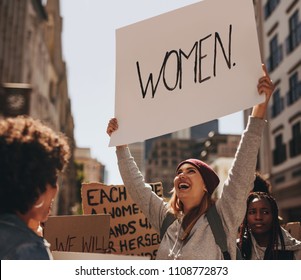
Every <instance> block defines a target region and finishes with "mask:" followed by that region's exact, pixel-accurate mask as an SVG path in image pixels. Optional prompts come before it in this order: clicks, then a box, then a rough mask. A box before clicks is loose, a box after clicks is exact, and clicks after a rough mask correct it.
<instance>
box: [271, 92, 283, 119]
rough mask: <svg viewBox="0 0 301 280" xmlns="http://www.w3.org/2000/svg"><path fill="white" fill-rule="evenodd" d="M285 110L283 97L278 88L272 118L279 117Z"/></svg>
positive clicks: (274, 96) (274, 97)
mask: <svg viewBox="0 0 301 280" xmlns="http://www.w3.org/2000/svg"><path fill="white" fill-rule="evenodd" d="M283 110H284V101H283V97H281V95H280V89H279V88H278V89H277V90H276V91H275V92H274V94H273V104H272V118H275V117H277V116H278V115H279V114H280V113H281V112H282V111H283Z"/></svg>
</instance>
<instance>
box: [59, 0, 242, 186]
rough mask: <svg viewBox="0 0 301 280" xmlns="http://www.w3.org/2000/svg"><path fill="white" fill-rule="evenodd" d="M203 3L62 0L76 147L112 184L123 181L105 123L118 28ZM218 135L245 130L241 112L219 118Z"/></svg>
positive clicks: (111, 97) (110, 111)
mask: <svg viewBox="0 0 301 280" xmlns="http://www.w3.org/2000/svg"><path fill="white" fill-rule="evenodd" d="M196 2H199V1H196V0H195V1H192V0H164V1H162V0H143V1H142V0H110V1H103V0H88V1H83V0H61V16H62V17H63V33H62V36H63V38H62V39H63V40H62V44H63V57H64V60H65V62H66V64H67V75H68V87H69V95H70V98H71V104H72V105H71V106H72V113H73V117H74V122H75V139H76V143H77V146H78V147H85V148H91V155H92V157H93V158H96V159H97V160H98V161H100V162H101V163H102V164H104V165H105V166H106V170H107V172H108V182H107V183H108V184H122V181H121V178H120V176H119V172H118V169H117V162H116V156H115V148H109V147H108V144H109V137H108V136H107V134H106V127H107V123H108V121H109V119H110V118H111V117H113V116H114V100H115V30H116V29H117V28H120V27H123V26H126V25H128V24H132V23H135V22H138V21H140V20H144V19H147V18H150V17H152V16H156V15H160V14H162V13H165V12H168V11H171V10H174V9H176V8H180V7H184V6H186V5H189V4H192V3H196ZM219 128H220V131H219V132H220V133H229V134H241V132H242V129H243V119H242V113H241V112H239V113H236V114H232V115H230V116H228V117H224V118H222V119H220V121H219Z"/></svg>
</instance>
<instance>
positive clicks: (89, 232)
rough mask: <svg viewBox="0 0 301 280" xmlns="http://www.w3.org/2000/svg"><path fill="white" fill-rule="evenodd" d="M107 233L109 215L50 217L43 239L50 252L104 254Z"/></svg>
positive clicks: (107, 242) (106, 246)
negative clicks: (46, 242) (47, 243)
mask: <svg viewBox="0 0 301 280" xmlns="http://www.w3.org/2000/svg"><path fill="white" fill-rule="evenodd" d="M109 231H110V215H104V214H99V215H74V216H50V217H49V218H48V220H47V222H46V223H45V227H44V237H45V239H46V240H47V241H48V242H49V243H50V245H51V246H50V250H51V251H67V252H89V253H104V252H105V251H106V249H107V248H108V245H109Z"/></svg>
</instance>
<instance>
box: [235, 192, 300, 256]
mask: <svg viewBox="0 0 301 280" xmlns="http://www.w3.org/2000/svg"><path fill="white" fill-rule="evenodd" d="M239 248H240V250H241V254H242V257H243V258H244V259H247V260H285V259H291V260H292V259H301V242H300V241H298V240H296V239H294V238H293V237H292V236H291V235H290V234H289V233H288V232H287V231H286V230H285V229H283V228H282V227H281V226H280V223H279V219H278V206H277V203H276V201H275V199H274V198H273V197H272V196H271V195H270V194H268V193H266V192H252V193H250V195H249V197H248V199H247V212H246V215H245V218H244V221H243V223H242V224H241V227H240V238H239Z"/></svg>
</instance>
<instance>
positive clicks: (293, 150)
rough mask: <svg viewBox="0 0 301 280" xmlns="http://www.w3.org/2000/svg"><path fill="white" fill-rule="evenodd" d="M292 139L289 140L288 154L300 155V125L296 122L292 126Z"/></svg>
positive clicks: (292, 155)
mask: <svg viewBox="0 0 301 280" xmlns="http://www.w3.org/2000/svg"><path fill="white" fill-rule="evenodd" d="M292 136H293V137H292V139H291V140H290V142H289V145H290V156H291V157H296V156H298V155H301V125H300V122H297V123H296V124H294V125H293V126H292Z"/></svg>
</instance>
